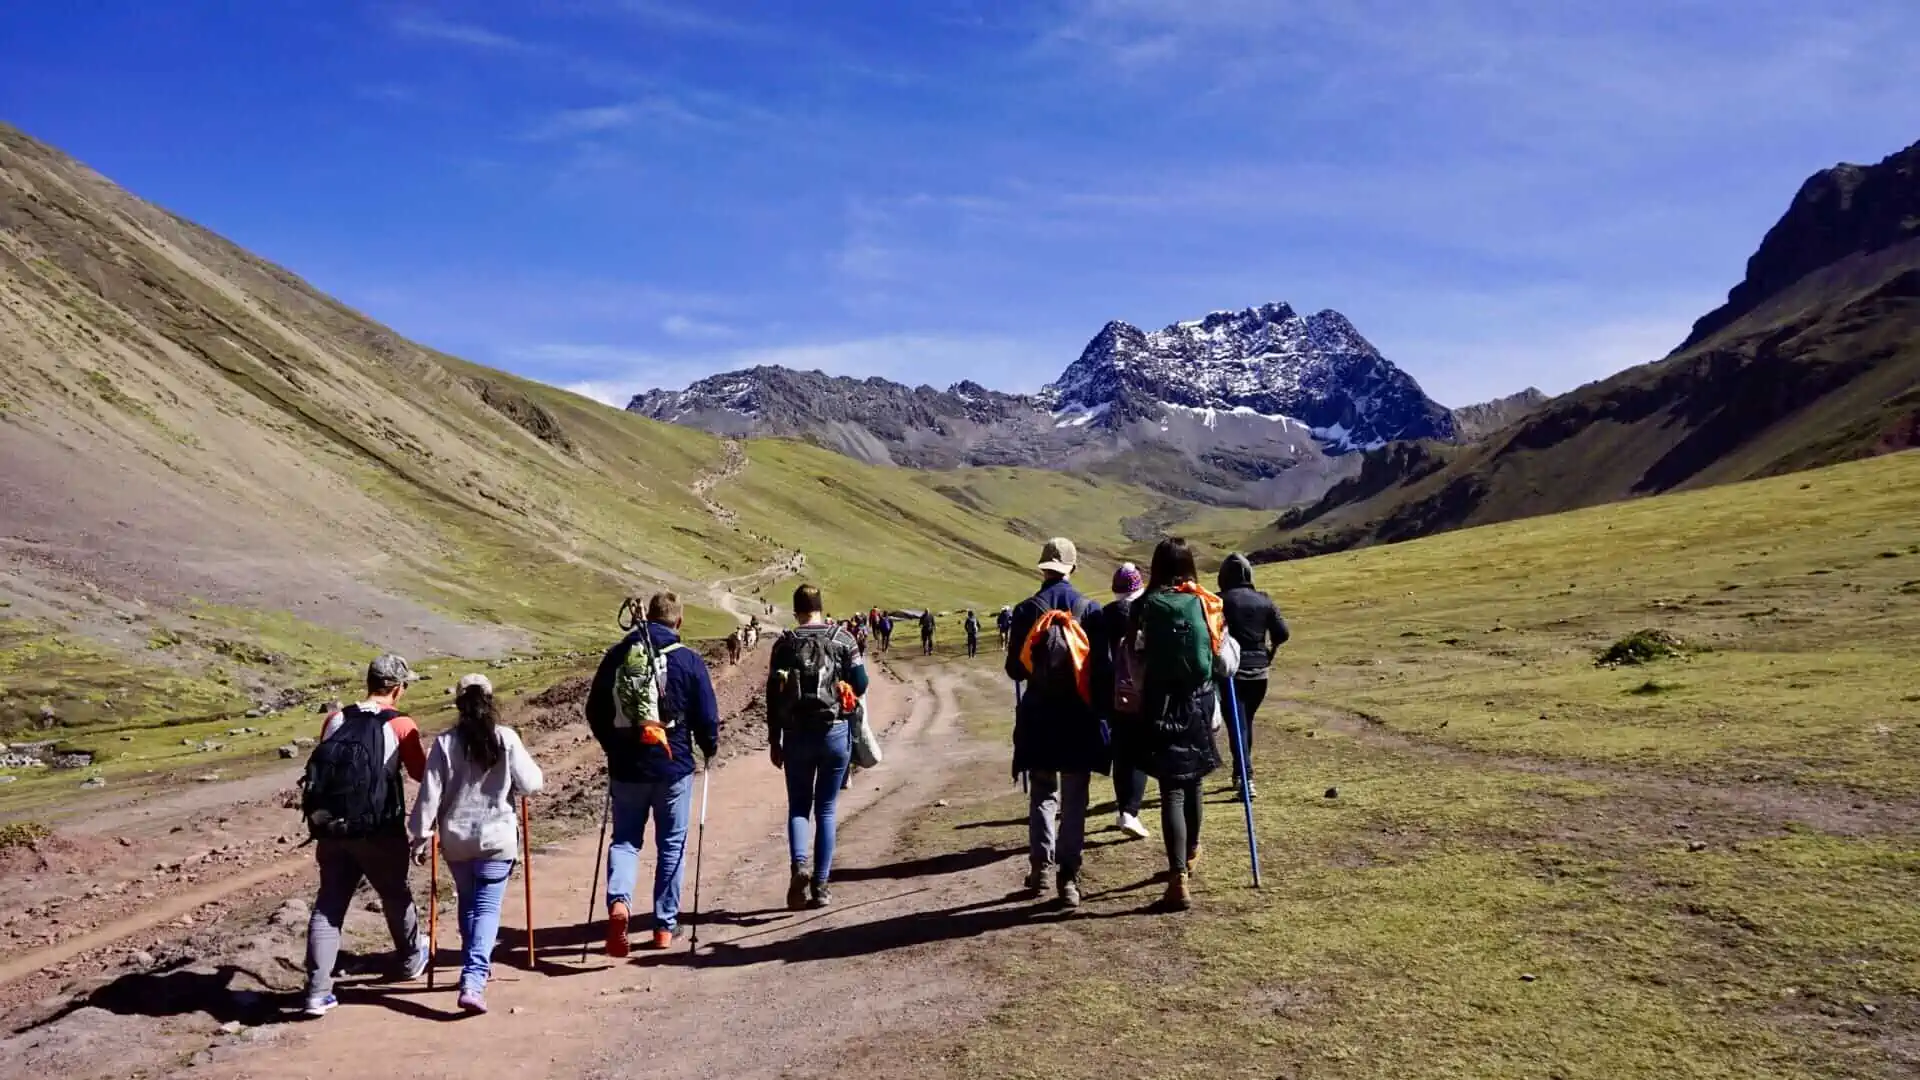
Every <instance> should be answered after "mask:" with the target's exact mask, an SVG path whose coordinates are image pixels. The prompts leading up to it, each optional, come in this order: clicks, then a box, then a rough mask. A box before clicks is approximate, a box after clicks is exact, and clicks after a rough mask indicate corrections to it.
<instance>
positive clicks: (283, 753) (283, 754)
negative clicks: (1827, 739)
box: [278, 743, 485, 761]
mask: <svg viewBox="0 0 1920 1080" xmlns="http://www.w3.org/2000/svg"><path fill="white" fill-rule="evenodd" d="M481 745H483V746H484V745H485V744H484V743H483V744H481ZM278 753H279V754H280V760H282V761H292V760H293V759H294V758H296V757H299V756H300V748H299V747H297V746H295V745H293V744H292V743H288V744H287V745H285V746H283V747H281V748H280V749H279V751H278Z"/></svg>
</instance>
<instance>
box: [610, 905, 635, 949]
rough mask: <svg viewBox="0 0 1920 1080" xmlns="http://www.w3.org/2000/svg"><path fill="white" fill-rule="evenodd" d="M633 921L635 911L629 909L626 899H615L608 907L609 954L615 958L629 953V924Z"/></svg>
mask: <svg viewBox="0 0 1920 1080" xmlns="http://www.w3.org/2000/svg"><path fill="white" fill-rule="evenodd" d="M632 921H633V913H632V912H631V911H629V910H627V902H626V901H625V900H615V901H614V902H613V906H612V907H611V908H608V909H607V955H608V956H611V957H613V958H614V959H615V960H619V959H622V958H623V957H625V956H626V955H627V924H628V923H630V922H632Z"/></svg>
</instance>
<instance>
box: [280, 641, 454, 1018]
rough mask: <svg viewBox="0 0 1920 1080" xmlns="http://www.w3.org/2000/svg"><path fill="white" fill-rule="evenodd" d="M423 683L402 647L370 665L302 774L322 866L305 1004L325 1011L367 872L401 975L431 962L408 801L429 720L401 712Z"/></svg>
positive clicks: (421, 770)
mask: <svg viewBox="0 0 1920 1080" xmlns="http://www.w3.org/2000/svg"><path fill="white" fill-rule="evenodd" d="M416 681H418V676H416V675H414V673H413V669H412V668H410V667H408V666H407V662H406V661H405V660H404V659H402V658H400V657H398V656H394V655H392V654H388V655H386V656H382V657H380V658H378V659H376V660H375V661H374V662H373V663H371V664H369V665H367V698H366V700H365V701H362V702H360V703H359V704H357V705H349V706H347V707H346V708H344V709H342V710H340V711H339V712H337V713H334V714H333V715H332V716H329V717H327V722H326V726H325V727H324V728H322V729H321V732H320V743H319V745H317V746H315V747H314V749H313V754H312V756H311V757H309V758H308V759H307V771H306V775H305V777H304V778H303V779H302V780H301V800H300V809H301V813H302V814H303V815H304V816H305V817H306V819H307V833H308V835H310V836H312V837H313V839H314V841H315V843H314V859H315V861H316V862H318V863H319V864H320V892H319V895H318V896H317V897H315V898H314V901H313V916H312V918H311V919H310V920H308V923H307V999H306V1008H305V1010H304V1011H305V1012H306V1014H307V1015H308V1016H310V1017H315V1018H318V1017H322V1016H325V1015H327V1014H328V1013H330V1012H332V1011H333V1009H334V1007H335V1006H336V1005H338V1004H339V1001H338V1000H337V999H335V997H334V995H333V971H334V967H335V965H336V964H338V963H339V960H340V926H341V924H342V923H343V922H345V921H346V917H347V908H348V907H350V906H351V905H352V904H353V894H354V892H355V891H356V890H358V889H359V888H360V882H361V881H362V880H365V881H367V882H368V883H370V884H371V885H372V886H373V891H374V894H375V895H376V896H378V897H379V898H380V904H381V908H382V910H383V911H385V913H386V916H387V931H388V932H389V933H390V934H392V935H393V951H394V954H395V962H396V967H397V971H396V974H398V975H400V976H401V977H402V978H406V979H417V978H419V977H420V973H421V972H423V971H425V970H427V959H428V957H427V939H426V937H425V935H423V934H421V933H420V918H419V915H418V913H417V912H416V911H415V910H414V906H413V890H412V889H411V888H410V887H408V885H407V856H408V850H407V804H406V792H405V784H404V782H403V781H402V780H401V778H400V774H401V771H402V770H405V772H406V774H407V775H408V776H411V777H413V778H414V779H415V780H416V781H417V780H419V779H420V778H421V777H422V776H424V775H425V774H426V769H427V752H426V750H425V749H424V748H422V747H421V745H420V728H419V726H418V725H416V724H415V723H414V722H413V719H412V718H411V717H408V716H406V715H404V714H402V713H401V712H400V708H399V706H400V699H401V698H402V697H404V696H405V695H406V692H407V686H408V685H409V684H411V683H413V682H416Z"/></svg>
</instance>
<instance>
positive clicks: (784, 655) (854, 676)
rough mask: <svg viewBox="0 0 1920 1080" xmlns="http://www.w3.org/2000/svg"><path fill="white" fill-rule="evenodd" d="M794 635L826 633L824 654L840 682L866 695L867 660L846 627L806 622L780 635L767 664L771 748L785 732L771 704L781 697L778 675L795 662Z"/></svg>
mask: <svg viewBox="0 0 1920 1080" xmlns="http://www.w3.org/2000/svg"><path fill="white" fill-rule="evenodd" d="M796 634H825V635H826V636H827V652H828V653H829V654H831V655H832V656H833V659H834V662H835V663H836V664H837V665H839V668H840V681H841V682H844V683H846V684H847V685H848V686H851V687H853V692H854V693H855V694H857V695H861V696H864V695H865V694H866V692H867V686H868V678H867V661H866V658H865V657H863V656H861V655H860V643H859V642H858V641H855V640H854V638H853V635H852V634H849V633H847V630H846V628H845V627H843V626H837V625H835V624H833V623H807V624H804V625H801V626H796V627H794V628H793V629H792V630H789V631H787V632H786V633H784V634H781V635H780V637H779V640H777V641H775V642H774V643H773V659H772V662H771V663H769V664H768V665H767V696H766V700H767V702H768V703H769V704H768V708H767V738H768V740H769V741H770V742H771V743H772V744H773V745H774V746H779V745H780V737H781V735H782V733H783V731H784V730H785V729H784V727H783V725H782V721H783V719H784V718H783V717H779V716H776V715H774V709H773V707H772V704H771V703H772V702H774V701H775V700H777V699H778V698H779V696H780V673H781V672H783V671H791V670H792V669H793V667H794V665H795V663H796V660H795V659H794V641H793V638H794V635H796ZM838 722H839V721H835V723H838Z"/></svg>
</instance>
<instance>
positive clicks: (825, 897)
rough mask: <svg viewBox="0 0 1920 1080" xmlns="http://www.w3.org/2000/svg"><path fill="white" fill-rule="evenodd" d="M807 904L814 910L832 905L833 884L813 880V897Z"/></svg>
mask: <svg viewBox="0 0 1920 1080" xmlns="http://www.w3.org/2000/svg"><path fill="white" fill-rule="evenodd" d="M807 906H808V907H811V908H813V909H814V910H815V911H818V910H820V909H821V908H827V907H832V906H833V886H831V885H829V884H827V883H826V882H824V881H817V882H815V883H814V885H813V899H812V900H811V901H810V902H809V903H808V905H807Z"/></svg>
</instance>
